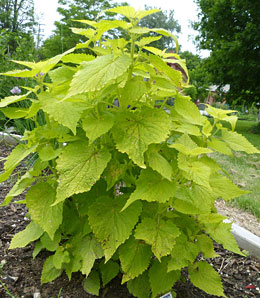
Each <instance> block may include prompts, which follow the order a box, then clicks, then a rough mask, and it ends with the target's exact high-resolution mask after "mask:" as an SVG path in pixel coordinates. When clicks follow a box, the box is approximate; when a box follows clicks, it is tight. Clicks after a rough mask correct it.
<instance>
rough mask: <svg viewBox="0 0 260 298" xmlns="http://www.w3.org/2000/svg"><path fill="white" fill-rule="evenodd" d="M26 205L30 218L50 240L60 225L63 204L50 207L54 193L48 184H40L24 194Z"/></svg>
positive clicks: (53, 199) (54, 196)
mask: <svg viewBox="0 0 260 298" xmlns="http://www.w3.org/2000/svg"><path fill="white" fill-rule="evenodd" d="M25 199H26V205H27V207H28V208H29V212H30V216H31V218H32V220H33V221H35V223H37V224H38V225H39V226H40V227H41V228H42V229H43V230H44V231H45V232H47V233H48V234H49V236H50V238H51V239H53V237H54V234H55V232H56V230H57V229H58V227H59V226H60V224H61V223H62V212H63V206H62V205H63V204H62V203H60V204H58V205H55V206H52V204H53V203H54V201H55V199H56V192H55V189H53V188H52V187H51V186H50V185H49V184H48V183H46V182H41V183H37V184H35V185H33V186H32V187H31V188H30V189H29V191H28V192H27V194H26V197H25Z"/></svg>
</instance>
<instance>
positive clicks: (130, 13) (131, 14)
mask: <svg viewBox="0 0 260 298" xmlns="http://www.w3.org/2000/svg"><path fill="white" fill-rule="evenodd" d="M105 11H106V12H114V13H119V14H121V15H123V16H125V17H127V18H128V19H129V20H130V21H131V20H132V19H135V18H137V19H138V20H140V19H142V18H144V17H146V16H148V15H150V14H153V13H156V12H159V11H160V10H159V9H156V8H154V9H150V10H135V9H134V8H133V7H130V6H118V7H113V8H109V9H106V10H105Z"/></svg>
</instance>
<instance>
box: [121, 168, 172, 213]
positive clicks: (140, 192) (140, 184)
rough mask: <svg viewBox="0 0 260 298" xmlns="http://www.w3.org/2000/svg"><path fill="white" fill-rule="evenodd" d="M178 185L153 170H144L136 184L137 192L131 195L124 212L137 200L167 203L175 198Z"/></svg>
mask: <svg viewBox="0 0 260 298" xmlns="http://www.w3.org/2000/svg"><path fill="white" fill-rule="evenodd" d="M175 191H176V183H175V182H172V181H169V180H167V179H165V178H163V177H162V176H161V175H160V174H158V173H157V172H154V171H153V170H151V169H146V170H142V172H141V175H140V176H139V179H138V180H137V182H136V190H135V191H134V192H133V193H132V194H131V196H130V198H129V199H128V201H127V202H126V205H125V206H124V208H123V210H124V209H126V208H127V207H128V206H129V205H130V204H132V203H133V202H134V201H137V200H144V201H147V202H160V203H166V202H167V201H168V200H169V199H170V198H171V197H173V196H174V194H175Z"/></svg>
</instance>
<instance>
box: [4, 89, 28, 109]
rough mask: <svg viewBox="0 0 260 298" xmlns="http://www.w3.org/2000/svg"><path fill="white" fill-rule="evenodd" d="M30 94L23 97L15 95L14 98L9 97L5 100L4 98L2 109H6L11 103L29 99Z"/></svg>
mask: <svg viewBox="0 0 260 298" xmlns="http://www.w3.org/2000/svg"><path fill="white" fill-rule="evenodd" d="M30 93H31V92H27V93H26V94H23V95H13V96H7V97H5V98H2V99H1V101H0V108H4V107H6V106H8V105H10V104H11V103H15V102H18V101H21V100H24V99H26V98H27V97H28V95H29V94H30Z"/></svg>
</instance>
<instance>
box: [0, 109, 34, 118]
mask: <svg viewBox="0 0 260 298" xmlns="http://www.w3.org/2000/svg"><path fill="white" fill-rule="evenodd" d="M28 111H29V110H28V109H25V108H17V107H8V108H3V109H1V112H3V113H4V115H5V116H6V117H8V118H10V119H19V118H24V117H25V116H26V115H27V114H28Z"/></svg>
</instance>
